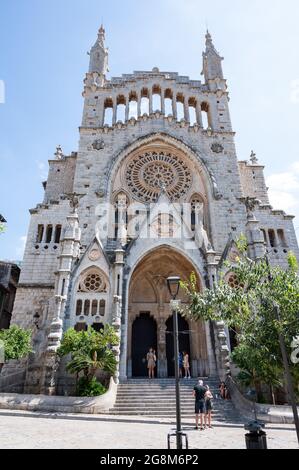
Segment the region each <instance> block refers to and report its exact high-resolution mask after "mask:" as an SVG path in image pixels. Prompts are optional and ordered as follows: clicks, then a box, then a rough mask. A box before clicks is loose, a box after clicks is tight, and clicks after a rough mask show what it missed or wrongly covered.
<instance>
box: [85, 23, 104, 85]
mask: <svg viewBox="0 0 299 470" xmlns="http://www.w3.org/2000/svg"><path fill="white" fill-rule="evenodd" d="M89 55H90V61H89V72H90V73H93V72H97V73H98V74H100V75H102V76H103V77H106V74H107V72H109V68H108V49H107V48H106V47H105V29H104V27H103V25H101V27H100V29H99V32H98V38H97V40H96V42H95V44H94V46H93V47H92V48H91V51H90V53H89Z"/></svg>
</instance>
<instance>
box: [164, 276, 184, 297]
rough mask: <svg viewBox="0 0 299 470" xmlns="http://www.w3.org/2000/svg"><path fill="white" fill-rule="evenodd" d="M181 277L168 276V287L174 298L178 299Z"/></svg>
mask: <svg viewBox="0 0 299 470" xmlns="http://www.w3.org/2000/svg"><path fill="white" fill-rule="evenodd" d="M180 282H181V278H180V277H179V276H170V277H168V278H167V287H168V290H169V294H170V296H171V298H172V299H173V300H175V299H176V297H177V295H178V293H179V290H180Z"/></svg>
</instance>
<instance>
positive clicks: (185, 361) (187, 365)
mask: <svg viewBox="0 0 299 470" xmlns="http://www.w3.org/2000/svg"><path fill="white" fill-rule="evenodd" d="M183 357H184V359H183V365H184V370H185V379H191V374H190V363H189V354H188V353H186V352H184V353H183Z"/></svg>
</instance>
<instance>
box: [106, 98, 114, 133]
mask: <svg viewBox="0 0 299 470" xmlns="http://www.w3.org/2000/svg"><path fill="white" fill-rule="evenodd" d="M112 121H113V101H112V99H111V98H108V99H106V101H105V103H104V125H105V126H109V127H111V126H112Z"/></svg>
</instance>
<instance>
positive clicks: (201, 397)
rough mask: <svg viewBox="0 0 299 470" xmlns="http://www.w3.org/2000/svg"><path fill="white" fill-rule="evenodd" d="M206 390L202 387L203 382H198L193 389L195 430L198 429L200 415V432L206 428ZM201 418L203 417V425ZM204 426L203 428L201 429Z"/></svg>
mask: <svg viewBox="0 0 299 470" xmlns="http://www.w3.org/2000/svg"><path fill="white" fill-rule="evenodd" d="M206 391H207V388H206V387H204V384H203V381H202V380H199V381H198V385H196V386H195V387H194V390H193V396H194V397H195V422H196V426H195V429H198V418H199V414H200V430H201V431H202V430H203V429H204V428H205V427H206V421H207V417H206V413H205V394H206ZM203 416H204V425H203V419H202V418H203ZM203 426H204V427H203Z"/></svg>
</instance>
